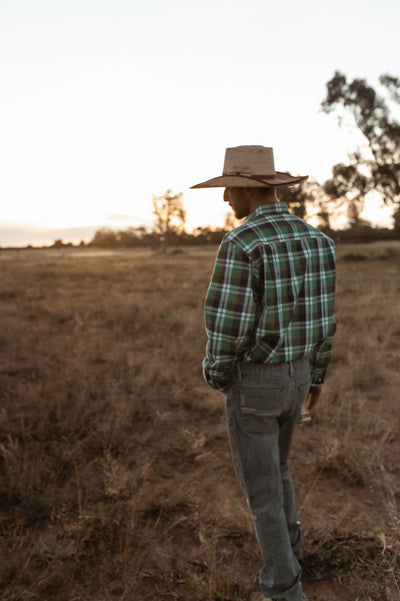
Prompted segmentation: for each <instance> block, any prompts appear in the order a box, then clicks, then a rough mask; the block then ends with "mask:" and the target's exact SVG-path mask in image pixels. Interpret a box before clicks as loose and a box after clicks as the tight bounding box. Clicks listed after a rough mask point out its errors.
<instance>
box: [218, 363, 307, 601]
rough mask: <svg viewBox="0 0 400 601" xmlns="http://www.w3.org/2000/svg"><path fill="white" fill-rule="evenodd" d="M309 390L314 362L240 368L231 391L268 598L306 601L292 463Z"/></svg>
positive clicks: (232, 426)
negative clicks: (294, 445)
mask: <svg viewBox="0 0 400 601" xmlns="http://www.w3.org/2000/svg"><path fill="white" fill-rule="evenodd" d="M309 387H310V368H309V359H308V358H304V359H298V360H297V361H292V362H289V363H279V364H276V365H258V364H254V363H238V364H237V365H236V369H235V375H234V376H233V377H232V379H231V381H230V383H229V386H228V389H227V397H226V402H227V403H226V404H227V423H228V433H229V440H230V445H231V450H232V458H233V464H234V468H235V472H236V475H237V478H238V481H239V483H240V485H241V487H242V488H243V490H244V492H245V494H246V497H247V501H248V504H249V507H250V511H251V515H252V518H253V522H254V526H255V531H256V536H257V540H258V543H259V546H260V549H261V553H262V557H263V560H264V566H263V568H262V570H261V573H260V587H261V590H262V592H263V593H264V595H266V596H268V597H272V598H273V599H284V600H285V601H303V600H304V599H307V597H306V596H305V595H304V594H303V593H302V587H301V581H300V578H301V568H300V565H299V562H298V559H301V554H302V550H301V542H302V541H301V538H302V537H301V529H300V524H299V523H298V521H297V514H296V507H295V495H294V487H293V482H292V477H291V475H290V470H289V464H288V458H289V453H290V448H291V444H292V438H293V432H294V429H295V426H296V424H297V422H298V418H299V414H300V411H301V406H302V404H303V403H304V402H305V400H306V398H307V393H308V390H309Z"/></svg>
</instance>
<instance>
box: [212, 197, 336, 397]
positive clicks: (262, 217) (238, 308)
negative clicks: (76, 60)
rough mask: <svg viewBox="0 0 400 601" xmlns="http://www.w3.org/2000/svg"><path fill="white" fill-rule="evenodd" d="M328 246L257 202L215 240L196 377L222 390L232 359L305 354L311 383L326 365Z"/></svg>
mask: <svg viewBox="0 0 400 601" xmlns="http://www.w3.org/2000/svg"><path fill="white" fill-rule="evenodd" d="M334 292H335V248H334V242H333V241H332V240H331V239H330V238H328V236H326V235H325V234H323V233H322V232H319V231H318V230H316V229H315V228H313V227H312V226H310V225H308V224H307V223H306V222H305V221H303V220H302V219H299V218H298V217H296V216H295V215H292V214H291V213H289V209H288V206H287V205H286V203H283V202H276V203H268V204H263V205H261V206H259V207H257V209H255V211H253V212H252V213H251V214H250V215H249V216H248V217H247V218H246V220H245V221H244V222H243V223H242V225H240V226H239V227H238V228H236V229H234V230H232V231H231V232H230V233H229V234H227V235H226V236H225V238H224V240H223V241H222V243H221V246H220V248H219V251H218V255H217V259H216V262H215V267H214V272H213V275H212V278H211V282H210V286H209V289H208V293H207V297H206V302H205V322H206V331H207V336H208V343H207V350H206V358H205V359H204V361H203V373H204V377H205V379H206V381H207V382H208V384H209V385H210V386H212V387H213V388H216V389H217V390H223V389H224V388H225V387H226V385H227V383H228V381H229V377H230V374H231V373H232V370H233V368H234V365H235V363H236V361H244V362H249V361H251V362H254V363H268V364H272V363H282V362H285V361H293V360H295V359H299V358H300V357H307V356H309V357H310V365H311V378H312V383H313V384H322V382H323V381H324V377H325V373H326V370H327V367H328V363H329V359H330V355H331V346H332V337H333V334H334V333H335V329H336V323H335V316H334V309H333V303H334Z"/></svg>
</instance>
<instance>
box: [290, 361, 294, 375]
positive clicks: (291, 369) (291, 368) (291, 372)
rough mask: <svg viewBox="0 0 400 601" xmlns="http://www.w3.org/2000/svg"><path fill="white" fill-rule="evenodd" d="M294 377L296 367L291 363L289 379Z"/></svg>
mask: <svg viewBox="0 0 400 601" xmlns="http://www.w3.org/2000/svg"><path fill="white" fill-rule="evenodd" d="M293 376H294V365H293V361H289V378H293Z"/></svg>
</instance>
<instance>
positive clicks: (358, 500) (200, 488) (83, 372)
mask: <svg viewBox="0 0 400 601" xmlns="http://www.w3.org/2000/svg"><path fill="white" fill-rule="evenodd" d="M215 252H216V249H215V248H203V249H201V248H196V249H188V250H184V251H180V250H179V249H177V250H175V251H170V252H169V253H167V254H166V255H160V254H157V253H154V252H152V251H147V250H146V251H117V252H107V253H104V252H99V253H97V252H95V251H93V250H91V251H88V252H86V251H85V250H84V249H69V250H41V251H39V250H37V251H35V250H23V251H0V271H1V285H0V323H1V324H2V326H1V329H0V343H1V363H0V401H1V403H0V556H1V557H2V561H1V565H0V594H1V598H2V599H3V600H4V601H23V600H24V601H25V600H31V599H32V600H33V599H34V600H36V599H38V600H41V601H42V600H43V601H46V600H52V599H55V600H60V601H64V600H65V601H84V600H85V601H86V600H88V599H91V600H93V601H114V600H121V601H150V600H162V601H164V600H165V601H167V600H177V601H247V599H248V598H249V597H250V593H251V592H253V591H254V590H257V586H258V585H257V576H258V571H259V570H260V568H261V560H260V554H259V551H258V547H257V544H256V541H255V537H254V532H253V526H252V523H251V519H250V516H249V512H248V509H247V505H246V501H245V499H244V496H243V494H242V492H241V490H240V488H239V486H238V484H237V482H236V479H235V475H234V472H233V467H232V461H231V457H230V450H229V444H228V439H227V433H226V427H225V411H224V397H223V395H221V394H220V393H218V392H215V391H213V390H211V389H209V388H207V386H206V385H205V383H204V382H203V379H202V375H201V369H200V365H201V360H202V357H203V354H204V345H205V334H204V331H203V316H202V307H203V300H204V295H205V292H206V289H207V285H208V281H209V277H210V274H211V270H212V266H213V261H214V257H215ZM399 293H400V244H397V245H396V244H386V245H385V244H381V245H379V244H373V245H359V246H357V247H350V246H344V245H343V246H339V247H338V291H337V303H336V312H337V319H338V331H337V334H336V336H335V341H334V352H333V356H332V362H331V366H330V369H329V374H328V378H327V380H326V383H325V385H324V394H323V397H322V399H321V401H320V404H319V406H318V407H317V408H316V410H315V412H314V414H313V420H312V422H311V424H309V425H304V426H301V427H299V428H298V430H297V433H296V436H295V440H294V444H293V451H292V457H291V466H292V473H293V479H294V482H295V487H296V495H297V505H298V513H299V519H300V520H301V522H302V525H303V530H304V552H305V557H304V566H303V571H304V572H303V582H304V590H305V592H306V593H307V595H308V597H309V599H310V601H396V600H397V599H400V588H399V586H400V562H399V549H400V545H399V533H400V522H399V499H400V480H399V475H400V449H399V423H400V414H399V410H398V406H399V400H400V398H399V390H400V370H399V359H400V321H399V315H400V294H399Z"/></svg>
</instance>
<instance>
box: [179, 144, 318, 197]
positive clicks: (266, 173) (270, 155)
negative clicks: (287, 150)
mask: <svg viewBox="0 0 400 601" xmlns="http://www.w3.org/2000/svg"><path fill="white" fill-rule="evenodd" d="M307 177H308V176H307V175H305V176H301V177H300V176H299V177H293V176H292V175H289V174H288V173H282V172H281V171H275V164H274V151H273V149H272V148H267V147H266V146H236V147H234V148H227V149H226V151H225V162H224V170H223V172H222V175H220V176H219V177H214V178H213V179H209V180H207V181H206V182H202V183H201V184H196V185H195V186H191V187H192V188H220V187H222V188H230V187H232V188H234V187H237V188H248V187H264V186H270V187H273V188H275V187H277V186H293V185H294V184H299V183H300V182H302V181H304V180H305V179H307Z"/></svg>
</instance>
